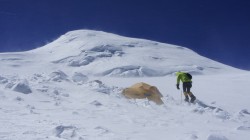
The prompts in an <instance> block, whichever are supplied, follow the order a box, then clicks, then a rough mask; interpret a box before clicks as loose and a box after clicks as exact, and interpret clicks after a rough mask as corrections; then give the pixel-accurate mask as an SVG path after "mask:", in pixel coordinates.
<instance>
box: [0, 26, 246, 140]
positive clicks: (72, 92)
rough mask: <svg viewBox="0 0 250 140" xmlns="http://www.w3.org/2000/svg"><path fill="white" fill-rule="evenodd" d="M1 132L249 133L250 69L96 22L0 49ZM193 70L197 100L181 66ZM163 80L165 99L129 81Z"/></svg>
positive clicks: (124, 139)
mask: <svg viewBox="0 0 250 140" xmlns="http://www.w3.org/2000/svg"><path fill="white" fill-rule="evenodd" d="M0 65H1V70H0V121H1V124H2V125H1V127H0V139H1V140H9V139H11V140H12V139H17V140H19V139H20V140H21V139H27V140H28V139H32V140H34V139H37V140H40V139H53V140H54V139H55V140H57V139H58V140H59V139H62V140H63V139H75V140H105V139H107V140H152V139H158V140H165V139H173V140H238V139H240V140H248V139H249V137H250V133H249V132H250V103H249V99H250V94H249V90H250V87H249V86H248V84H249V82H250V73H249V72H248V71H243V70H239V69H236V68H233V67H230V66H227V65H224V64H221V63H218V62H215V61H213V60H210V59H208V58H205V57H202V56H200V55H199V54H197V53H195V52H193V51H192V50H190V49H187V48H184V47H180V46H175V45H170V44H164V43H159V42H155V41H149V40H143V39H135V38H128V37H122V36H118V35H114V34H110V33H105V32H101V31H91V30H77V31H71V32H68V33H66V34H65V35H62V36H61V37H59V38H58V39H57V40H55V41H54V42H52V43H50V44H47V45H45V46H43V47H41V48H37V49H34V50H30V51H27V52H16V53H1V54H0ZM176 71H187V72H190V73H192V74H193V88H192V91H193V93H194V94H195V95H196V97H197V98H198V99H199V101H200V103H199V104H198V103H197V104H195V105H193V104H191V105H190V104H186V103H184V102H182V100H181V98H183V97H181V91H179V90H176V88H175V84H176V77H175V76H174V72H176ZM136 82H146V83H149V84H151V85H154V86H157V87H158V88H159V90H160V91H161V93H162V94H163V96H164V97H163V100H164V102H165V104H164V105H162V106H158V105H155V104H154V103H152V102H149V101H147V100H146V99H145V100H128V99H125V98H124V97H123V96H122V95H121V91H122V89H123V88H126V87H128V86H131V85H133V84H134V83H136Z"/></svg>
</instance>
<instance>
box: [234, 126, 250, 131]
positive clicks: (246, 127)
mask: <svg viewBox="0 0 250 140" xmlns="http://www.w3.org/2000/svg"><path fill="white" fill-rule="evenodd" d="M237 130H247V131H250V126H239V127H238V128H237Z"/></svg>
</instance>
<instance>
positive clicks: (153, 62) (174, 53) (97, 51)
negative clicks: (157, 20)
mask: <svg viewBox="0 0 250 140" xmlns="http://www.w3.org/2000/svg"><path fill="white" fill-rule="evenodd" d="M0 59H1V62H0V63H1V65H2V66H4V67H5V70H4V72H6V73H8V71H9V70H8V69H13V68H16V69H18V71H16V73H19V72H20V73H22V74H24V73H27V74H28V73H32V74H33V73H35V72H37V71H40V72H46V73H51V72H53V71H56V68H59V69H67V70H68V71H75V72H78V71H80V72H84V73H85V74H88V75H94V76H118V77H135V76H136V77H152V76H165V75H169V74H172V73H174V72H176V71H187V72H191V73H192V74H209V73H221V72H232V71H237V69H234V68H232V67H229V66H226V65H223V64H220V63H218V62H215V61H212V60H210V59H208V58H205V57H202V56H200V55H198V54H197V53H195V52H193V51H192V50H190V49H187V48H184V47H180V46H175V45H170V44H164V43H159V42H154V41H149V40H143V39H135V38H128V37H122V36H118V35H114V34H110V33H105V32H100V31H90V30H77V31H72V32H68V33H66V34H65V35H62V36H61V37H59V38H58V39H57V40H55V41H54V42H52V43H50V44H47V45H45V46H43V47H41V48H37V49H35V50H31V51H28V52H22V53H5V54H0ZM43 67H46V70H45V71H43V70H44V69H43ZM27 69H28V70H29V71H27Z"/></svg>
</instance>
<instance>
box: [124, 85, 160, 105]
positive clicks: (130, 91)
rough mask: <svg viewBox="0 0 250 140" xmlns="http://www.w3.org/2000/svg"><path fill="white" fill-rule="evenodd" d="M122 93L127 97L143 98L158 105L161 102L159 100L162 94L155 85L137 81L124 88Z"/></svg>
mask: <svg viewBox="0 0 250 140" xmlns="http://www.w3.org/2000/svg"><path fill="white" fill-rule="evenodd" d="M122 94H123V95H124V96H125V97H127V98H129V99H144V98H147V99H148V100H150V101H153V102H155V103H156V104H158V105H161V104H163V101H162V100H161V97H162V94H161V93H160V92H159V90H158V89H157V88H156V87H155V86H151V85H149V84H146V83H143V82H141V83H137V84H134V85H133V86H131V87H129V88H125V89H124V90H123V91H122Z"/></svg>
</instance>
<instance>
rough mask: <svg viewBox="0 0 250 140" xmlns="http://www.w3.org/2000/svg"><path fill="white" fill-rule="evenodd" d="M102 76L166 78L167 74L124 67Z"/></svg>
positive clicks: (142, 68) (146, 69)
mask: <svg viewBox="0 0 250 140" xmlns="http://www.w3.org/2000/svg"><path fill="white" fill-rule="evenodd" d="M100 75H102V76H113V77H154V76H164V75H166V73H164V72H161V71H156V70H153V69H150V68H147V67H142V66H133V65H131V66H122V67H116V68H113V69H110V70H107V71H104V72H103V73H102V74H100Z"/></svg>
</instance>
